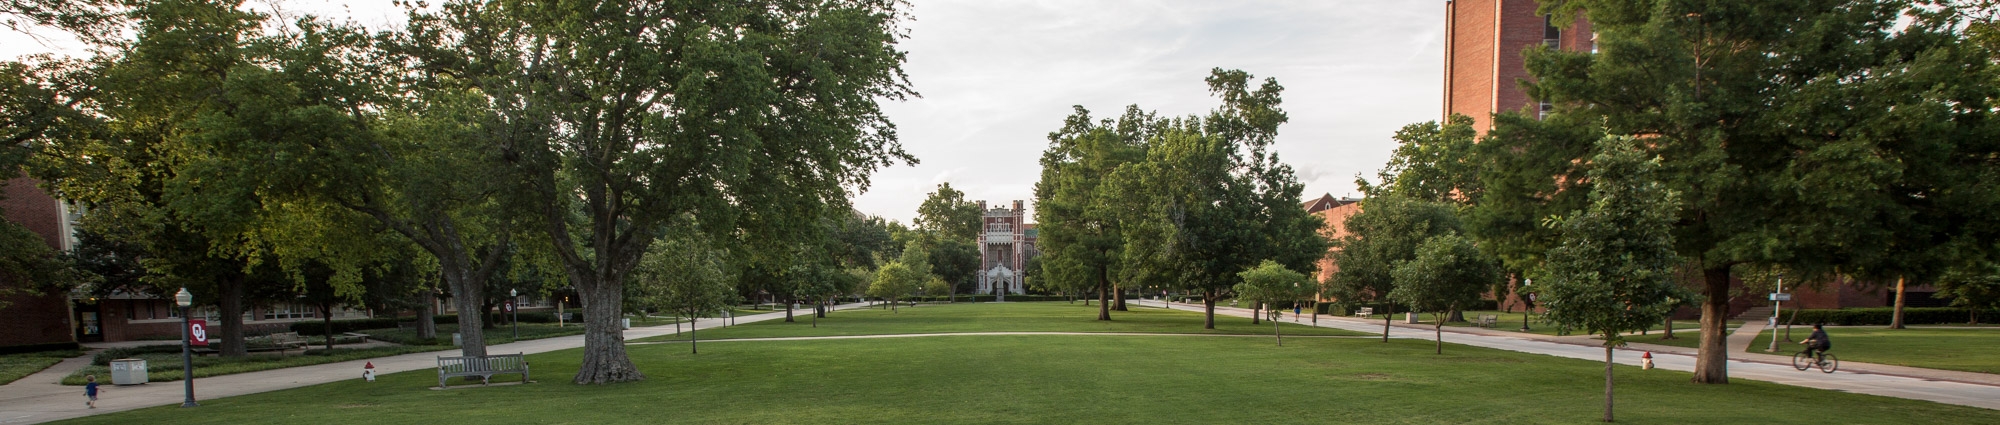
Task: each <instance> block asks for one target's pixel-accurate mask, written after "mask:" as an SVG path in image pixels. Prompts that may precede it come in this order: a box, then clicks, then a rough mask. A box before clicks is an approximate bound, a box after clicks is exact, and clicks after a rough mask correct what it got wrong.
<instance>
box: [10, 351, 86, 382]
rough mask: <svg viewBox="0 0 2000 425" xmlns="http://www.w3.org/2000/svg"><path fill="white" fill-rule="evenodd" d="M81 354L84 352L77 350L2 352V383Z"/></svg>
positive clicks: (18, 378)
mask: <svg viewBox="0 0 2000 425" xmlns="http://www.w3.org/2000/svg"><path fill="white" fill-rule="evenodd" d="M81 355H83V352H81V351H76V350H63V351H42V352H34V353H18V354H0V385H5V384H6V383H9V382H14V381H17V380H20V379H21V378H23V377H27V376H28V375H33V374H35V372H41V371H42V369H48V368H49V366H54V365H55V364H56V363H60V362H62V361H63V359H67V358H71V357H76V356H81Z"/></svg>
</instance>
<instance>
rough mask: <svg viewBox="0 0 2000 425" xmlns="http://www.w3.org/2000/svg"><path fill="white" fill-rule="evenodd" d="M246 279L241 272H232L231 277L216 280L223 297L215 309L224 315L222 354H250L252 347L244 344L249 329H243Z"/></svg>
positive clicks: (227, 355) (235, 355) (241, 355)
mask: <svg viewBox="0 0 2000 425" xmlns="http://www.w3.org/2000/svg"><path fill="white" fill-rule="evenodd" d="M244 279H246V277H244V276H243V275H242V274H241V273H231V274H230V276H229V277H225V278H222V279H221V281H219V282H216V284H217V286H218V288H216V289H219V291H216V292H217V293H220V294H221V295H222V299H219V300H216V301H217V302H216V305H215V309H216V312H217V313H218V314H221V315H222V356H223V357H243V356H248V355H250V347H248V346H245V345H244V339H245V338H244V336H245V331H246V330H247V329H243V287H244V286H246V284H245V283H244V282H243V280H244Z"/></svg>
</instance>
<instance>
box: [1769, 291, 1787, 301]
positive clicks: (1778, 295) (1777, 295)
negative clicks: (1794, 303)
mask: <svg viewBox="0 0 2000 425" xmlns="http://www.w3.org/2000/svg"><path fill="white" fill-rule="evenodd" d="M1791 300H1792V294H1787V293H1783V292H1773V293H1771V301H1791Z"/></svg>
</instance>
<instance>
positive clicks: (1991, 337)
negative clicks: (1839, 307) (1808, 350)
mask: <svg viewBox="0 0 2000 425" xmlns="http://www.w3.org/2000/svg"><path fill="white" fill-rule="evenodd" d="M1782 334H1783V331H1782V330H1780V335H1782ZM1826 334H1827V337H1828V338H1830V339H1832V340H1833V350H1832V351H1831V352H1832V353H1833V354H1834V355H1837V356H1840V360H1843V361H1852V362H1864V363H1879V364H1889V365H1898V366H1910V367H1921V368H1930V369H1944V370H1958V371H1966V372H1980V373H2000V352H1996V351H1994V349H1995V347H2000V329H1994V328H1979V327H1912V328H1909V329H1902V330H1893V329H1888V328H1886V327H1882V326H1851V327H1828V328H1827V329H1826ZM1810 335H1812V327H1810V326H1799V327H1794V328H1792V340H1793V341H1804V340H1805V339H1806V337H1807V336H1810ZM1770 344H1771V332H1770V331H1764V332H1763V333H1762V334H1760V335H1758V336H1757V340H1756V342H1752V343H1750V352H1752V353H1764V348H1766V347H1770ZM1802 347H1805V346H1804V345H1799V344H1798V343H1797V342H1782V341H1780V342H1779V343H1778V353H1777V354H1780V355H1787V356H1789V355H1791V354H1792V353H1796V352H1798V351H1799V350H1800V349H1801V348H1802Z"/></svg>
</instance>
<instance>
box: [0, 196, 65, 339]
mask: <svg viewBox="0 0 2000 425" xmlns="http://www.w3.org/2000/svg"><path fill="white" fill-rule="evenodd" d="M36 183H39V182H37V181H35V180H34V179H29V178H26V177H19V178H15V179H12V180H8V181H7V183H6V189H5V194H6V198H5V199H0V211H4V212H5V215H6V218H7V221H10V222H14V223H16V224H20V225H21V226H23V227H26V228H28V230H29V231H32V232H35V234H38V235H41V236H42V242H44V243H47V244H49V247H51V248H57V249H60V248H61V247H62V236H63V235H62V220H63V217H62V209H61V207H60V206H59V205H57V204H56V200H55V198H51V197H49V195H48V194H47V193H43V192H42V190H41V189H40V188H37V187H35V184H36ZM67 298H68V294H65V293H60V292H57V293H51V294H44V295H41V296H25V295H14V296H11V297H7V302H8V306H7V307H6V308H5V309H3V310H0V315H4V316H0V317H6V318H8V321H9V322H10V323H8V324H7V325H4V326H0V346H8V345H28V344H47V343H57V342H75V341H76V337H75V336H74V333H73V329H71V324H70V320H69V304H68V301H67Z"/></svg>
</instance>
